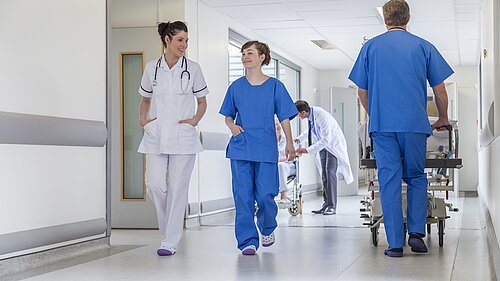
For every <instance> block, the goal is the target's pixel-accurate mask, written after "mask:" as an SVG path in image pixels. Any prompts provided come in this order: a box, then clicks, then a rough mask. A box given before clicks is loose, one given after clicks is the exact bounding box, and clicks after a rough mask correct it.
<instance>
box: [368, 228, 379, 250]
mask: <svg viewBox="0 0 500 281" xmlns="http://www.w3.org/2000/svg"><path fill="white" fill-rule="evenodd" d="M370 230H371V231H372V243H373V246H375V247H376V246H378V226H376V227H372V228H370Z"/></svg>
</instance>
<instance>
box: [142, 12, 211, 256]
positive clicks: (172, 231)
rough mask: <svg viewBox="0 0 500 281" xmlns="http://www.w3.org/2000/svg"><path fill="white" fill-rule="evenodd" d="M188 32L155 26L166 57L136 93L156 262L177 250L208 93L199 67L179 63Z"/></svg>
mask: <svg viewBox="0 0 500 281" xmlns="http://www.w3.org/2000/svg"><path fill="white" fill-rule="evenodd" d="M187 32H188V30H187V26H186V25H185V24H184V23H183V22H180V21H176V22H168V23H160V24H159V25H158V33H159V34H160V38H161V41H162V43H163V45H164V47H165V53H164V54H163V55H162V56H161V57H159V58H158V59H155V60H153V61H151V62H149V63H148V64H147V65H146V67H145V69H144V74H143V76H142V80H141V86H140V88H139V94H141V96H142V101H141V105H140V112H139V118H140V123H141V126H143V128H144V136H143V138H142V141H141V144H140V145H139V150H138V151H139V152H140V153H144V154H146V187H147V191H148V195H149V197H150V198H151V200H153V202H154V204H155V207H156V214H157V218H158V227H159V229H160V232H161V234H162V235H163V238H162V241H161V243H160V247H159V248H158V250H157V254H158V255H159V256H170V255H173V254H175V252H176V250H177V244H178V243H179V240H180V239H181V236H182V229H183V221H184V213H185V208H186V205H187V201H188V188H189V180H190V178H191V173H192V171H193V167H194V162H195V156H196V153H198V152H200V151H202V146H201V143H200V141H199V138H198V134H197V132H196V128H195V127H196V126H197V125H198V122H200V120H201V118H202V117H203V115H204V114H205V111H206V109H207V101H206V97H205V96H206V95H207V94H208V88H207V85H206V83H205V79H204V77H203V74H202V72H201V69H200V66H199V65H198V64H197V63H196V62H194V61H191V60H188V59H186V58H185V57H184V52H185V50H186V48H187V47H188V33H187ZM195 100H196V101H197V106H195Z"/></svg>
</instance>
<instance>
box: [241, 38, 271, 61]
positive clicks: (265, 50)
mask: <svg viewBox="0 0 500 281" xmlns="http://www.w3.org/2000/svg"><path fill="white" fill-rule="evenodd" d="M252 46H255V49H257V52H259V56H260V55H262V54H264V55H266V58H265V59H264V61H262V64H261V66H262V65H268V64H269V62H270V61H271V49H269V46H268V45H267V44H266V43H263V42H260V41H248V42H246V43H245V44H243V46H241V52H242V53H243V50H245V49H248V48H250V47H252Z"/></svg>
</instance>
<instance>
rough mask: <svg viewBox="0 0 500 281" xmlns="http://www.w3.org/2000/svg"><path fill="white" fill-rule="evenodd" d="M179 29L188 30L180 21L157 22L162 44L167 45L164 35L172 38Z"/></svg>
mask: <svg viewBox="0 0 500 281" xmlns="http://www.w3.org/2000/svg"><path fill="white" fill-rule="evenodd" d="M179 31H184V32H188V28H187V26H186V24H185V23H183V22H182V21H174V22H160V23H159V24H158V34H160V40H161V42H162V43H163V46H165V47H167V42H165V36H168V38H170V39H172V36H175V35H176V34H177V33H179Z"/></svg>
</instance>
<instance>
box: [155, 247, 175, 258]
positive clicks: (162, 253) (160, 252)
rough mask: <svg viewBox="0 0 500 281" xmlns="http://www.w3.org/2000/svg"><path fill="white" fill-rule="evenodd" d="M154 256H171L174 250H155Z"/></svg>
mask: <svg viewBox="0 0 500 281" xmlns="http://www.w3.org/2000/svg"><path fill="white" fill-rule="evenodd" d="M156 254H158V256H162V257H164V256H171V255H173V254H175V249H174V248H159V249H158V250H156Z"/></svg>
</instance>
